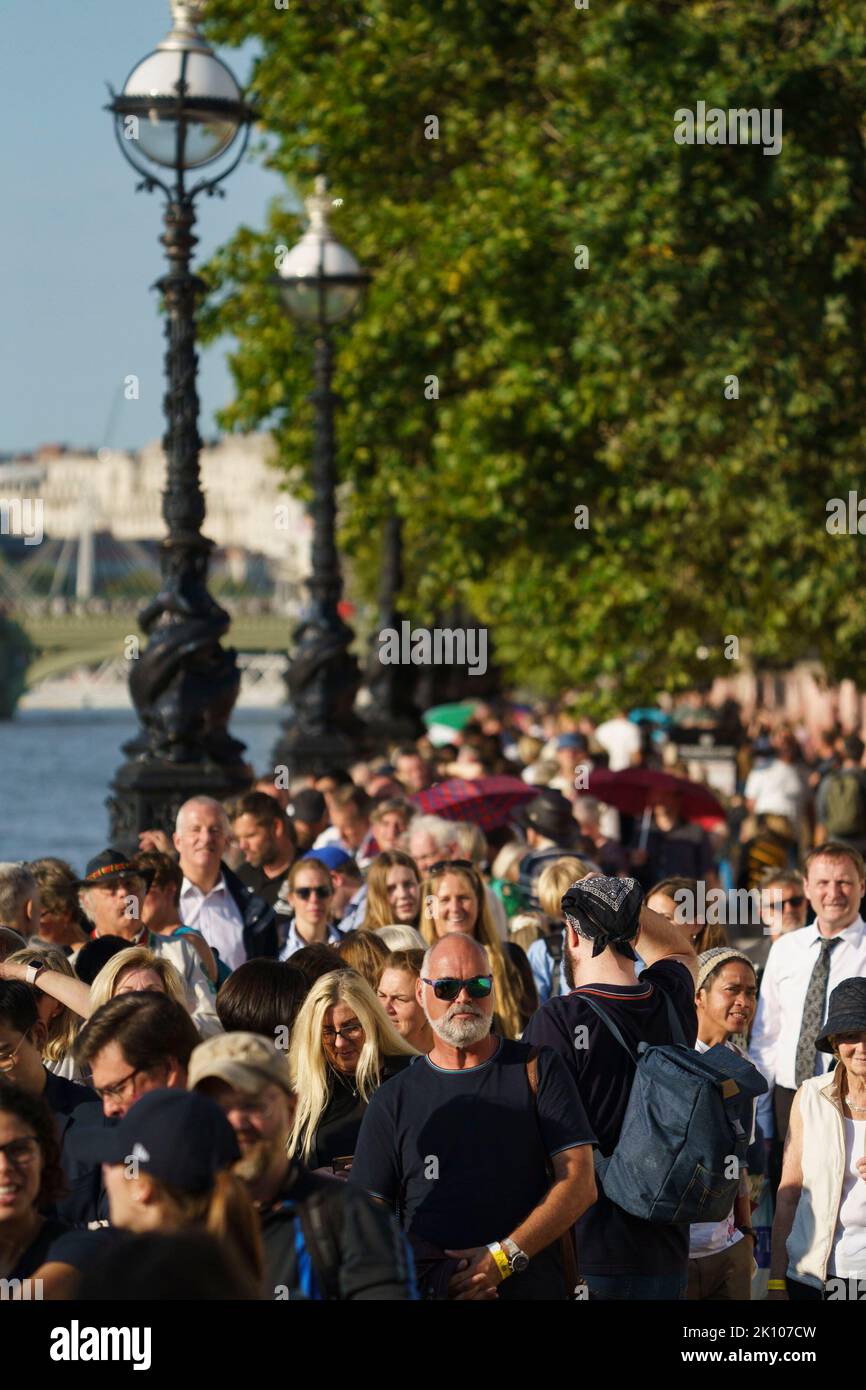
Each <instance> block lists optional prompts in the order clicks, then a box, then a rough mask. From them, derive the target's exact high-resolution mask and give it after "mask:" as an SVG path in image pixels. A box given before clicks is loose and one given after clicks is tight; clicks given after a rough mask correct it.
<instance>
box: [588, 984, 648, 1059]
mask: <svg viewBox="0 0 866 1390" xmlns="http://www.w3.org/2000/svg"><path fill="white" fill-rule="evenodd" d="M574 992H575V994H579V995H580V997H581V999H582V1000H583V1002H584V1004H588V1005H589V1007H590V1008H591V1009H592V1011H593V1013H594V1014H597V1015H598V1017H599V1018H600V1019H601V1021H602V1023H603V1024H604V1026H605V1028H607V1030H608V1032H609V1033H612V1034H613V1036H614V1037H615V1038H616V1040H617V1042H618V1043H619V1045H620V1047H622V1048H624V1049H625V1051H626V1052H627V1053H628V1055H629V1057H630V1058H631V1060H632V1061H633V1062H634V1064H635V1066H637V1055H636V1054H635V1053H634V1052H632V1050H631V1048H630V1047H629V1045H628V1043H627V1042H626V1040H625V1038H624V1037H623V1035H622V1033H621V1032H620V1030H619V1028H618V1027H617V1026H616V1024H615V1023H614V1021H613V1019H612V1018H610V1017H609V1015H608V1014H607V1013H606V1012H605V1010H604V1009H603V1008H602V1007H601V1005H600V1004H598V1003H596V1001H595V1000H594V999H593V998H592V997H591V995H589V994H584V993H583V990H580V989H576V990H575V991H574Z"/></svg>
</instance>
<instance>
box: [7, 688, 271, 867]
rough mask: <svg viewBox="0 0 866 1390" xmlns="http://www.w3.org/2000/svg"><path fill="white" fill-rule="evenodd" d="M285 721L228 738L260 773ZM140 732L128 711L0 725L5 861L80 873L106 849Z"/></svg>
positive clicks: (257, 715)
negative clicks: (118, 786)
mask: <svg viewBox="0 0 866 1390" xmlns="http://www.w3.org/2000/svg"><path fill="white" fill-rule="evenodd" d="M280 714H281V711H280V710H279V709H266V710H262V709H253V710H238V711H236V712H235V714H234V716H233V717H232V721H231V725H230V730H231V733H232V734H233V735H234V736H235V738H239V739H241V740H242V741H243V742H244V743H245V744H246V745H247V752H246V756H247V760H248V761H249V762H251V763H252V764H253V767H255V769H256V770H257V771H259V772H261V771H263V770H264V769H265V768H266V767H268V766H269V762H270V756H271V752H272V750H273V747H274V744H275V743H276V740H277V737H278V735H279V732H280ZM136 728H137V725H136V720H135V717H134V715H132V714H131V713H130V712H128V711H126V710H19V711H18V713H17V714H16V716H15V718H14V719H12V720H9V721H0V860H10V859H40V858H42V856H43V855H49V854H50V855H58V856H59V857H60V858H61V859H67V860H68V861H69V863H70V864H72V866H73V868H75V869H78V870H81V871H83V869H84V865H85V863H86V862H87V860H88V859H91V858H92V857H93V855H94V854H98V853H99V851H100V850H102V849H105V848H106V846H107V845H108V811H107V810H106V807H105V798H106V796H107V794H108V785H109V783H110V782H111V780H112V778H113V776H114V773H115V772H116V770H117V768H118V767H119V766H120V764H121V763H122V762H123V761H124V755H123V753H122V752H121V744H123V743H125V742H126V741H127V739H130V738H132V736H133V734H134V733H135V732H136Z"/></svg>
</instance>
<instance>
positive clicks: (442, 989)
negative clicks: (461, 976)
mask: <svg viewBox="0 0 866 1390" xmlns="http://www.w3.org/2000/svg"><path fill="white" fill-rule="evenodd" d="M422 979H424V977H423V976H422ZM424 984H425V985H430V986H431V988H432V990H433V993H434V994H435V995H436V998H437V999H447V1000H448V1001H449V1003H450V1002H451V1001H452V1000H454V999H456V998H457V996H458V994H459V993H460V991H461V990H462V989H463V987H464V985H465V987H466V993H467V994H468V995H469V998H470V999H486V998H487V996H488V994H489V993H490V991H491V990H492V988H493V977H492V975H473V976H472V978H471V979H470V980H454V979H452V978H451V977H450V976H447V975H446V976H445V977H444V978H443V979H441V980H426V979H424Z"/></svg>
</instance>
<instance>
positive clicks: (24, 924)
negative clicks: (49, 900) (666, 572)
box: [0, 863, 40, 940]
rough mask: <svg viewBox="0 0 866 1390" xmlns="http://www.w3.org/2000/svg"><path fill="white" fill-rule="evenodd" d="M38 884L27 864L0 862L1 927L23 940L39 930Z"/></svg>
mask: <svg viewBox="0 0 866 1390" xmlns="http://www.w3.org/2000/svg"><path fill="white" fill-rule="evenodd" d="M39 916H40V903H39V885H38V884H37V882H36V879H35V878H34V877H33V874H32V873H31V872H30V869H29V868H28V867H27V865H26V864H23V863H21V864H13V863H6V864H0V926H3V927H8V928H9V930H10V931H14V932H17V933H18V935H19V936H23V937H24V938H25V940H26V939H27V937H29V936H33V935H35V934H36V932H37V931H38V930H39Z"/></svg>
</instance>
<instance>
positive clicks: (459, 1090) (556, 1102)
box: [349, 1038, 595, 1299]
mask: <svg viewBox="0 0 866 1390" xmlns="http://www.w3.org/2000/svg"><path fill="white" fill-rule="evenodd" d="M529 1051H530V1049H529V1048H528V1047H526V1046H525V1045H524V1044H523V1043H518V1042H512V1041H510V1040H508V1039H504V1038H501V1039H499V1046H498V1048H497V1050H496V1052H495V1053H494V1054H493V1056H492V1057H491V1058H490V1059H489V1060H488V1061H486V1062H483V1063H482V1064H481V1065H480V1066H477V1067H470V1068H467V1069H466V1070H464V1071H450V1070H445V1069H444V1068H441V1067H437V1066H435V1065H434V1063H432V1062H431V1061H430V1059H429V1058H428V1057H419V1058H417V1059H416V1060H415V1061H413V1064H412V1066H411V1067H409V1068H408V1069H407V1070H406V1071H404V1072H401V1073H400V1075H399V1076H395V1077H394V1078H393V1079H392V1080H391V1081H386V1083H385V1084H384V1086H382V1087H380V1089H379V1090H378V1091H377V1092H376V1094H375V1095H374V1097H373V1099H372V1100H371V1102H370V1105H369V1107H368V1109H367V1112H366V1114H365V1116H364V1121H363V1124H362V1125H361V1133H360V1135H359V1137H358V1144H357V1148H356V1150H355V1159H354V1163H353V1165H352V1171H351V1174H350V1177H349V1181H350V1182H351V1183H352V1184H354V1185H357V1186H360V1187H363V1188H366V1190H367V1191H368V1192H371V1193H372V1194H373V1195H374V1196H377V1197H381V1198H383V1199H384V1200H385V1201H386V1202H387V1203H388V1205H389V1206H390V1207H392V1208H393V1209H395V1210H397V1211H398V1212H399V1214H400V1217H401V1219H402V1222H403V1225H404V1227H405V1229H406V1230H407V1231H408V1232H409V1233H410V1235H412V1236H416V1237H418V1238H420V1239H422V1240H424V1241H427V1242H429V1243H430V1244H432V1245H435V1246H438V1247H439V1248H440V1249H442V1250H464V1249H468V1248H469V1247H471V1246H478V1245H488V1244H490V1242H491V1241H495V1240H502V1239H503V1238H504V1237H505V1236H508V1235H510V1234H511V1232H512V1231H513V1230H514V1229H515V1228H516V1227H517V1226H519V1225H520V1223H521V1222H522V1221H523V1220H524V1219H525V1218H526V1217H527V1216H528V1215H529V1213H530V1212H531V1211H532V1210H533V1208H534V1207H536V1206H537V1205H538V1203H539V1202H540V1201H541V1200H542V1198H543V1197H544V1194H545V1192H546V1191H547V1189H548V1187H549V1180H548V1177H547V1172H546V1157H548V1156H549V1157H553V1155H554V1154H557V1153H561V1152H562V1151H563V1150H564V1149H572V1148H576V1147H577V1146H578V1145H581V1144H593V1143H594V1142H595V1137H594V1135H593V1133H592V1130H591V1128H590V1126H589V1124H588V1122H587V1118H586V1115H585V1113H584V1110H583V1106H582V1104H581V1101H580V1096H579V1095H578V1093H577V1089H576V1087H575V1084H574V1082H573V1081H572V1079H571V1077H570V1076H569V1075H568V1071H567V1069H566V1068H565V1067H564V1066H563V1064H562V1062H561V1061H560V1060H559V1058H558V1057H556V1056H554V1054H553V1053H552V1052H549V1051H547V1050H546V1049H545V1050H542V1051H541V1052H540V1053H539V1057H538V1100H537V1116H536V1112H535V1105H534V1103H533V1097H532V1092H531V1090H530V1087H529V1081H528V1078H527V1074H526V1061H527V1057H528V1055H529ZM501 1296H502V1297H503V1298H505V1297H508V1298H537V1299H540V1298H554V1299H557V1298H563V1297H564V1296H565V1289H564V1282H563V1273H562V1266H561V1263H560V1258H559V1250H558V1248H557V1244H556V1243H554V1245H552V1246H549V1247H548V1249H547V1250H544V1251H542V1252H540V1253H539V1254H538V1255H536V1256H535V1257H534V1259H532V1260H531V1261H530V1265H529V1269H528V1270H527V1271H526V1272H525V1273H524V1274H520V1275H515V1276H513V1278H510V1279H508V1280H506V1281H505V1283H504V1284H503V1285H502V1292H501Z"/></svg>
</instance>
